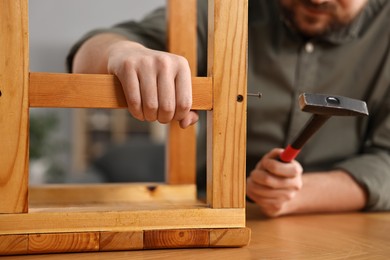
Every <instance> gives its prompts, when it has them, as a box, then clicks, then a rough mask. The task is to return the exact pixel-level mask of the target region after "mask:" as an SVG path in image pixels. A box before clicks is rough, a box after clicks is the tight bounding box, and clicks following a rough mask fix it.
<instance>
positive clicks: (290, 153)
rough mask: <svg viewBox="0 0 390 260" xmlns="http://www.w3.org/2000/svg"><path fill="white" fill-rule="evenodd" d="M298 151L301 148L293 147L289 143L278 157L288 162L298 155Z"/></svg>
mask: <svg viewBox="0 0 390 260" xmlns="http://www.w3.org/2000/svg"><path fill="white" fill-rule="evenodd" d="M300 151H301V149H295V148H293V147H292V146H291V145H288V146H287V147H286V149H284V151H283V152H282V154H281V155H280V157H279V159H280V160H281V161H282V162H285V163H289V162H291V161H292V160H294V159H295V158H296V157H297V156H298V154H299V152H300Z"/></svg>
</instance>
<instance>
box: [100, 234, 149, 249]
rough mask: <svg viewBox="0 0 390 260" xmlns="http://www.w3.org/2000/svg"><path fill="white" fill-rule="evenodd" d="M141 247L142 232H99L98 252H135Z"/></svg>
mask: <svg viewBox="0 0 390 260" xmlns="http://www.w3.org/2000/svg"><path fill="white" fill-rule="evenodd" d="M143 247H144V233H143V231H134V232H100V251H116V250H136V249H143Z"/></svg>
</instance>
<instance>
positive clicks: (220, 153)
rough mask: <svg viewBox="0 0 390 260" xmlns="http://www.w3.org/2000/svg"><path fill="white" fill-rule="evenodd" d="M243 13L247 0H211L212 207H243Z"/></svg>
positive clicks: (209, 187) (209, 176) (209, 166)
mask: <svg viewBox="0 0 390 260" xmlns="http://www.w3.org/2000/svg"><path fill="white" fill-rule="evenodd" d="M247 13H248V1H247V0H241V1H237V0H209V45H208V48H209V59H208V73H209V76H212V77H213V79H214V80H213V88H214V89H213V93H214V96H213V108H214V109H213V111H210V112H208V115H207V117H208V119H207V120H208V122H207V126H208V133H207V135H208V136H207V138H208V142H207V145H208V147H207V152H208V156H207V200H208V203H209V204H210V205H211V207H213V208H231V207H232V208H237V207H238V208H243V207H244V206H245V157H246V104H247V102H246V76H247V73H246V61H247V57H246V56H247V54H246V50H247V26H248V22H247V20H248V17H247ZM239 95H240V96H241V97H242V101H241V102H240V101H238V98H237V97H238V96H239Z"/></svg>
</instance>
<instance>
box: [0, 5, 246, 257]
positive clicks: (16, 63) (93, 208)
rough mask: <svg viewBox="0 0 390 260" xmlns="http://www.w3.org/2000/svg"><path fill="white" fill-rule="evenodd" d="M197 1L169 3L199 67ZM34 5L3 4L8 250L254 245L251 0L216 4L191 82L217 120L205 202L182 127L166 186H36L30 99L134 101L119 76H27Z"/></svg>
mask: <svg viewBox="0 0 390 260" xmlns="http://www.w3.org/2000/svg"><path fill="white" fill-rule="evenodd" d="M183 2H185V5H184V4H183ZM195 2H196V1H195V0H186V1H182V0H171V1H170V2H169V5H168V6H169V10H170V11H169V17H170V18H169V19H170V27H169V37H170V41H169V46H170V50H171V51H172V52H175V53H179V54H181V55H184V56H186V57H187V58H188V60H189V61H190V64H191V66H192V68H193V71H194V68H195V65H194V64H195V63H194V61H193V60H194V59H195V57H196V53H195V54H194V52H193V51H194V50H196V45H194V43H195V42H196V39H195V38H194V35H195V34H196V29H195V27H194V26H195V25H194V23H195V20H196V16H195V15H193V16H192V18H189V17H191V15H190V12H189V10H195ZM27 3H28V1H27V0H4V1H1V2H0V19H1V23H0V35H1V37H0V53H1V56H0V167H1V168H0V198H1V199H0V255H13V254H36V253H53V252H86V251H113V250H136V249H153V248H182V247H186V248H189V247H239V246H244V245H246V244H247V243H248V242H249V239H250V230H249V229H248V228H246V227H245V157H246V57H247V54H246V47H247V11H248V1H247V0H240V1H237V0H210V1H209V42H208V46H209V47H208V52H209V53H208V77H193V80H192V82H193V109H194V110H207V117H208V119H207V121H208V122H207V132H208V133H207V135H208V138H207V139H208V140H207V200H206V201H205V202H201V201H198V200H197V198H196V189H195V188H196V187H195V184H194V182H195V177H194V176H195V169H194V167H195V163H194V160H195V158H194V157H195V156H194V154H195V153H194V145H195V141H194V139H193V138H194V130H193V129H192V130H189V131H190V133H189V134H188V133H186V132H182V131H180V130H178V129H177V128H178V127H177V125H176V126H174V125H172V126H171V131H172V133H171V134H170V136H171V138H170V141H169V144H168V147H169V155H168V156H169V159H168V161H169V162H170V163H169V170H168V174H167V178H166V179H167V180H166V184H101V185H45V186H43V187H29V185H28V168H29V167H28V159H29V150H28V149H29V146H28V145H29V108H30V107H62V108H74V107H78V108H126V107H127V106H126V101H125V98H124V95H123V92H122V88H121V86H120V84H119V81H118V80H117V79H116V78H115V77H114V76H113V75H80V74H60V73H57V74H52V73H30V72H29V47H28V6H27ZM192 13H193V12H192ZM180 14H181V15H180ZM183 14H185V15H184V16H183ZM183 18H184V19H185V22H178V20H176V19H183ZM189 21H192V23H191V24H192V27H190V28H192V29H190V31H192V32H193V33H192V34H189V36H184V33H182V32H178V31H177V30H180V28H181V26H182V25H184V24H186V23H189ZM186 30H188V29H186ZM183 37H184V38H183ZM187 37H189V38H187ZM189 41H190V42H192V43H193V44H192V45H190V46H192V47H191V48H192V49H191V48H190V50H187V49H183V46H188V45H189ZM194 46H195V47H194ZM175 131H178V132H175ZM175 138H179V141H177V140H175ZM188 140H191V141H188ZM188 147H189V150H186V149H187V148H188ZM183 154H189V155H190V156H185V157H183V159H182V157H180V156H182V155H183ZM183 162H184V163H183Z"/></svg>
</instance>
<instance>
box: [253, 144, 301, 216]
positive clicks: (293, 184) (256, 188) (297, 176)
mask: <svg viewBox="0 0 390 260" xmlns="http://www.w3.org/2000/svg"><path fill="white" fill-rule="evenodd" d="M282 151H283V149H274V150H272V151H271V152H269V153H268V154H266V155H265V156H264V157H263V158H262V159H261V160H260V161H259V163H258V164H257V165H256V167H255V169H253V170H252V172H251V174H250V176H249V178H248V179H247V195H248V197H249V198H251V199H252V200H253V201H255V202H256V204H257V205H259V206H260V209H261V210H262V212H263V213H264V214H265V215H267V216H278V215H281V214H285V213H286V212H287V210H286V208H288V207H289V205H290V204H291V203H292V202H293V200H294V198H295V197H296V195H297V194H298V193H299V191H300V190H301V189H302V185H303V181H302V173H303V169H302V166H301V165H300V164H299V163H298V162H297V161H293V162H291V163H283V162H280V161H278V160H277V158H278V156H279V155H280V153H281V152H282Z"/></svg>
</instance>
